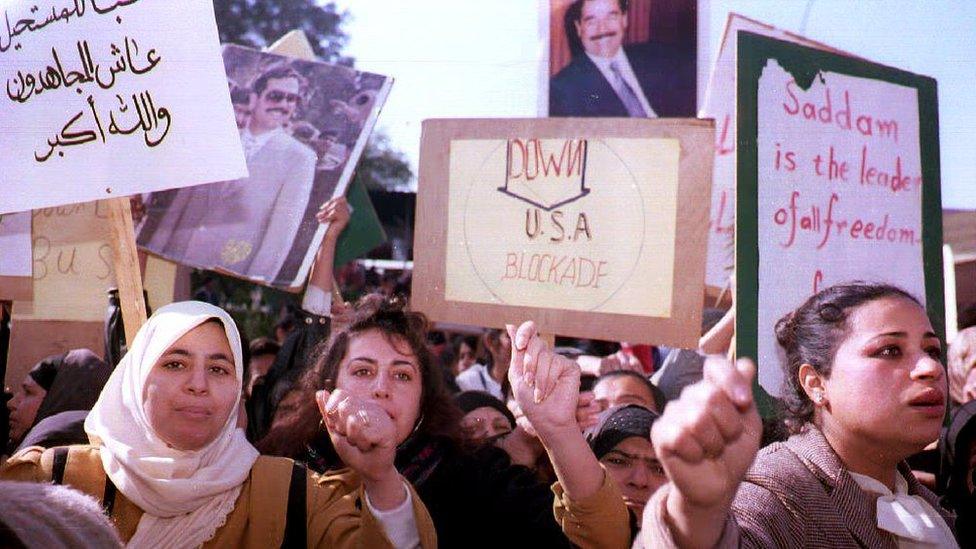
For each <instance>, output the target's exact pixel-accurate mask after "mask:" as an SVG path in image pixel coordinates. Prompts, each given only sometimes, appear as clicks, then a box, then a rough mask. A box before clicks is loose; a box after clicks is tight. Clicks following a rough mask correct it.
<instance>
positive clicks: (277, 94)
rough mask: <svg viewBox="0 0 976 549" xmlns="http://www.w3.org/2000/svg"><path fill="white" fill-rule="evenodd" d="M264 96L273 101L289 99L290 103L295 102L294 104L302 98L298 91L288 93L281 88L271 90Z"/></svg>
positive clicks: (278, 101)
mask: <svg viewBox="0 0 976 549" xmlns="http://www.w3.org/2000/svg"><path fill="white" fill-rule="evenodd" d="M264 97H265V99H267V100H268V101H271V102H272V103H281V102H282V101H287V102H288V103H293V104H294V103H298V102H299V101H300V100H301V98H302V97H301V96H300V95H298V94H297V93H288V92H283V91H279V90H271V91H269V92H268V94H267V95H265V96H264Z"/></svg>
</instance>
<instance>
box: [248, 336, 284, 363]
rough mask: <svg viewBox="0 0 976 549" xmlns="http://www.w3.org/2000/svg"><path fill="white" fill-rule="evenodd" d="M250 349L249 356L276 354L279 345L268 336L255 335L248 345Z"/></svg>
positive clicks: (279, 348) (279, 347)
mask: <svg viewBox="0 0 976 549" xmlns="http://www.w3.org/2000/svg"><path fill="white" fill-rule="evenodd" d="M248 348H249V349H250V350H251V358H254V357H257V356H264V355H276V354H278V351H280V350H281V345H278V342H277V341H275V340H273V339H271V338H270V337H257V338H254V339H252V340H251V343H250V344H249V345H248Z"/></svg>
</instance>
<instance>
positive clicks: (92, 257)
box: [13, 202, 115, 322]
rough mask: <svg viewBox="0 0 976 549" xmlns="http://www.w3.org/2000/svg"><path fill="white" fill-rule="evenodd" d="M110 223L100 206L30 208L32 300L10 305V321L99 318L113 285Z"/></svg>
mask: <svg viewBox="0 0 976 549" xmlns="http://www.w3.org/2000/svg"><path fill="white" fill-rule="evenodd" d="M110 223H111V221H110V218H109V212H108V211H107V210H106V207H105V203H104V202H84V203H81V204H70V205H68V206H58V207H56V208H43V209H39V210H34V212H33V256H34V296H33V299H32V300H30V301H15V302H14V312H13V314H14V320H71V321H83V322H84V321H103V320H104V319H105V307H106V305H107V304H108V298H107V296H106V293H105V292H106V290H108V289H109V288H111V287H113V286H115V270H114V268H113V260H112V247H111V245H110V244H109V238H110V233H111V227H110Z"/></svg>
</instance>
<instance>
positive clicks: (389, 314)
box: [258, 295, 569, 547]
mask: <svg viewBox="0 0 976 549" xmlns="http://www.w3.org/2000/svg"><path fill="white" fill-rule="evenodd" d="M427 327H428V325H427V319H426V317H424V315H423V314H421V313H416V312H408V311H406V310H405V308H404V304H403V303H402V302H401V301H398V300H390V299H386V298H383V297H382V296H379V295H370V296H366V297H365V298H363V300H361V301H360V303H359V304H357V306H356V309H355V312H354V313H353V318H352V321H351V322H350V323H349V324H348V325H347V326H346V327H344V328H342V329H340V330H338V331H336V332H334V333H333V334H332V337H331V338H330V340H329V341H328V343H326V344H323V345H321V346H320V347H319V349H317V351H316V356H317V358H316V359H315V361H314V363H315V366H314V368H313V369H312V370H311V371H310V372H309V373H308V374H307V375H306V376H305V378H304V380H303V383H302V387H303V390H304V391H305V396H304V399H303V405H302V408H301V409H300V410H299V411H298V413H296V414H295V415H294V416H293V419H292V421H290V422H289V423H287V424H285V425H283V426H282V427H281V428H279V429H275V430H274V431H272V432H270V433H269V434H268V436H266V437H265V438H264V439H263V440H262V441H261V442H259V443H258V448H259V449H260V450H261V452H262V453H266V454H272V455H280V456H286V457H292V458H295V459H299V460H303V461H306V462H307V463H308V466H309V467H310V468H311V469H313V470H316V471H320V472H324V471H327V470H333V469H339V468H341V467H342V466H343V463H342V461H341V460H340V459H339V458H338V456H337V454H336V451H335V449H334V448H333V446H332V443H331V441H330V439H329V437H328V436H327V434H326V430H325V429H324V428H323V426H322V425H321V424H320V419H321V418H322V417H323V415H324V416H326V417H329V414H330V413H331V412H332V411H334V410H341V409H343V408H344V407H347V406H353V405H355V406H359V405H361V404H362V403H363V402H368V403H372V404H375V405H378V406H379V407H380V408H382V409H383V411H385V412H386V413H387V415H389V416H390V417H391V418H392V419H393V423H394V424H395V425H396V440H397V443H398V445H397V447H396V461H395V464H396V468H397V470H398V471H399V472H400V473H401V474H402V475H403V476H404V477H405V478H406V479H408V480H409V481H410V482H411V483H412V484H413V486H414V487H415V488H416V490H417V493H418V494H419V495H420V498H421V500H423V502H424V503H425V505H426V506H427V509H428V510H429V512H430V514H431V518H432V519H433V521H434V527H435V529H436V531H437V538H438V544H439V545H440V546H441V547H501V546H505V545H509V544H511V543H512V542H513V541H514V540H516V539H517V540H518V541H519V543H520V544H525V545H526V546H538V547H568V546H569V542H568V540H567V539H566V537H565V536H564V535H563V533H562V531H561V529H560V527H559V525H558V524H557V523H556V520H555V518H554V516H553V511H552V506H553V494H552V492H551V491H550V489H549V487H548V486H547V485H545V484H542V483H540V482H539V481H538V480H536V478H535V476H534V474H533V473H532V471H531V470H530V469H528V468H526V467H523V466H519V465H513V464H512V462H511V460H510V459H509V457H508V455H507V454H506V453H505V452H504V451H503V450H501V449H499V448H496V447H494V446H486V447H482V448H480V449H478V450H477V451H468V450H466V449H464V447H463V446H462V443H461V436H460V419H461V413H460V410H459V409H458V408H457V406H456V405H455V404H454V403H453V401H452V399H451V397H450V395H449V394H448V393H447V392H446V391H445V389H444V387H443V376H442V375H441V374H440V372H438V371H437V370H436V368H435V367H434V364H435V363H434V360H433V357H432V356H431V354H430V352H429V351H428V349H427V346H426V344H425V341H426V332H427ZM320 410H321V413H320ZM489 525H498V526H499V527H498V528H489V527H486V526H489ZM516 536H517V537H516Z"/></svg>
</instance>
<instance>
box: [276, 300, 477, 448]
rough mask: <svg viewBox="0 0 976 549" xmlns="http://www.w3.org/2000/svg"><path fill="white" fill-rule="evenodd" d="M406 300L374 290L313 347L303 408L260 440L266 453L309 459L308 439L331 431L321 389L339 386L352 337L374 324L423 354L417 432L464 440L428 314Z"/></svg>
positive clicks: (391, 338)
mask: <svg viewBox="0 0 976 549" xmlns="http://www.w3.org/2000/svg"><path fill="white" fill-rule="evenodd" d="M405 306H406V304H405V302H403V301H402V300H400V299H396V298H393V299H389V298H386V297H384V296H382V295H380V294H369V295H366V296H363V298H362V299H360V300H359V302H358V303H357V304H356V306H355V309H354V311H353V320H352V321H351V322H350V323H349V324H348V325H347V326H346V327H345V328H343V329H341V330H339V331H337V332H335V333H333V334H332V337H331V338H330V339H329V341H327V342H323V343H321V344H319V346H318V347H316V349H315V350H314V351H313V353H312V356H313V357H315V358H314V364H315V365H314V367H313V368H312V369H311V370H309V371H308V372H307V373H306V374H305V376H304V377H303V379H302V382H301V387H300V389H301V390H302V392H303V393H304V397H303V399H302V405H301V408H300V409H299V411H298V413H297V414H295V416H294V419H293V420H292V421H290V422H289V423H287V424H286V425H285V426H283V428H281V429H278V430H275V431H272V432H269V433H268V435H267V436H266V437H265V438H264V439H262V440H261V441H260V442H259V443H258V449H259V450H261V453H266V454H272V455H279V456H286V457H291V458H294V459H304V453H305V447H306V445H307V444H308V443H310V442H311V441H312V440H314V439H315V438H316V437H318V436H324V435H325V434H324V433H323V432H322V431H321V429H320V428H319V420H320V419H321V416H320V414H319V410H318V405H317V404H316V403H315V392H316V391H318V390H320V389H330V390H331V389H334V387H335V380H336V378H337V376H338V372H339V365H340V364H341V363H342V359H343V358H345V356H346V352H347V351H348V349H349V343H350V342H351V341H352V339H353V338H354V337H357V336H359V335H361V334H363V333H365V332H368V331H370V330H379V331H380V332H382V333H383V335H384V336H385V337H386V338H387V340H388V341H389V342H390V343H391V344H393V345H397V344H400V343H401V342H402V343H405V344H406V345H407V346H408V347H409V348H410V351H411V352H412V353H413V355H414V356H415V357H416V358H417V363H418V365H419V366H420V381H421V394H420V410H419V414H418V424H417V427H416V429H415V434H424V435H428V436H434V437H446V438H449V439H451V440H452V441H454V442H457V441H459V440H460V438H461V437H460V432H459V425H460V418H461V411H460V410H459V409H458V408H457V406H456V405H455V404H454V402H453V401H452V399H451V397H450V395H449V394H448V393H447V391H446V390H445V389H444V382H443V377H442V375H441V373H440V372H439V371H438V370H437V368H436V365H435V362H434V357H433V355H432V354H431V353H430V351H429V350H428V349H427V345H426V336H427V328H428V322H427V317H426V316H424V315H423V314H422V313H418V312H412V311H407V310H405Z"/></svg>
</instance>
